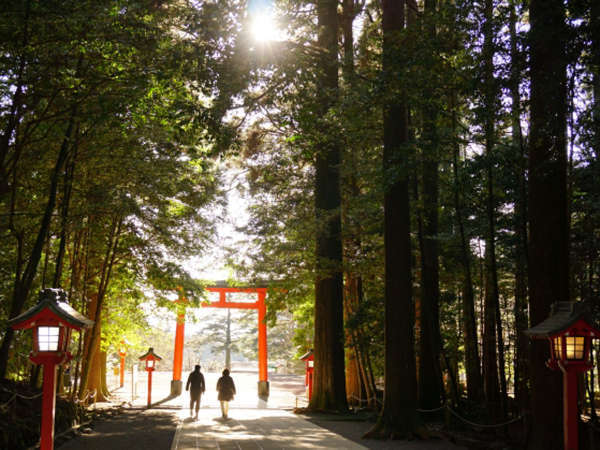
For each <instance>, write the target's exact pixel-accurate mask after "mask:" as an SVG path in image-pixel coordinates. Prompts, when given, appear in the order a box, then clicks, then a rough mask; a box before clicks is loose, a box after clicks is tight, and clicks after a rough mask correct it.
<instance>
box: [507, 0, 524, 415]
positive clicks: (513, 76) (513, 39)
mask: <svg viewBox="0 0 600 450" xmlns="http://www.w3.org/2000/svg"><path fill="white" fill-rule="evenodd" d="M515 3H516V0H510V2H509V9H510V13H509V24H508V28H509V33H510V60H511V66H510V79H509V89H510V97H511V107H510V118H511V128H512V136H511V139H512V147H513V151H514V155H515V156H514V157H515V158H516V160H517V163H516V164H515V186H518V192H517V195H516V197H515V214H514V222H515V223H514V229H515V236H516V241H515V305H514V315H515V330H516V333H515V335H516V342H515V364H514V385H515V400H516V402H517V405H518V407H519V408H522V409H524V408H526V407H527V405H528V401H529V388H528V386H527V379H528V376H527V360H528V357H527V353H528V348H529V339H528V338H527V336H525V335H524V334H523V333H521V330H524V329H526V328H527V323H528V317H527V215H526V211H527V187H526V179H525V170H526V159H525V145H524V140H523V130H522V129H521V96H520V93H519V87H520V85H521V64H520V61H521V54H520V51H519V48H518V46H517V10H516V4H515Z"/></svg>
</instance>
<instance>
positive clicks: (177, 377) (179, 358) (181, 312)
mask: <svg viewBox="0 0 600 450" xmlns="http://www.w3.org/2000/svg"><path fill="white" fill-rule="evenodd" d="M179 291H180V292H179V299H177V300H175V303H176V304H177V309H178V311H177V328H176V329H175V347H174V351H173V379H172V380H171V397H176V396H178V395H181V391H182V390H183V389H182V388H183V381H181V372H182V371H183V339H184V335H185V307H186V305H187V302H188V301H187V299H186V298H185V297H184V296H183V291H182V290H181V289H180V290H179Z"/></svg>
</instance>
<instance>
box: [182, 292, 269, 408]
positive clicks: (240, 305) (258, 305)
mask: <svg viewBox="0 0 600 450" xmlns="http://www.w3.org/2000/svg"><path fill="white" fill-rule="evenodd" d="M206 290H207V291H209V292H217V293H218V294H219V300H218V301H216V302H208V303H206V302H205V303H202V304H201V305H200V306H202V307H210V308H237V309H256V310H258V396H259V397H260V398H261V399H265V400H266V399H267V398H268V397H269V378H268V370H267V324H266V322H265V317H266V314H267V307H266V305H265V298H266V296H267V288H266V287H229V286H207V287H206ZM233 292H236V293H239V292H242V293H251V294H252V293H254V294H257V296H258V298H257V300H256V301H255V302H231V301H227V294H228V293H233ZM177 302H178V303H184V302H185V301H184V300H182V299H179V300H177ZM184 327H185V313H181V312H179V313H178V315H177V329H176V332H175V349H174V352H173V381H172V382H171V395H172V396H176V395H179V394H181V391H182V380H181V375H182V369H183V341H184V339H183V337H184Z"/></svg>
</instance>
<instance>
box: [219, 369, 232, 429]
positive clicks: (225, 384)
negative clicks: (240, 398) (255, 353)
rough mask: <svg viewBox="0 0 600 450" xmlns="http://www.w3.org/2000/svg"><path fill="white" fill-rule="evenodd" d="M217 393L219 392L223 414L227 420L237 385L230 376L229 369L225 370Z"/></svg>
mask: <svg viewBox="0 0 600 450" xmlns="http://www.w3.org/2000/svg"><path fill="white" fill-rule="evenodd" d="M217 391H218V392H219V401H220V402H221V414H222V415H223V419H227V418H228V417H227V414H228V413H229V402H230V401H231V400H233V396H234V395H235V394H236V392H235V384H234V383H233V378H231V377H230V376H229V369H225V370H223V376H222V377H221V378H219V381H217Z"/></svg>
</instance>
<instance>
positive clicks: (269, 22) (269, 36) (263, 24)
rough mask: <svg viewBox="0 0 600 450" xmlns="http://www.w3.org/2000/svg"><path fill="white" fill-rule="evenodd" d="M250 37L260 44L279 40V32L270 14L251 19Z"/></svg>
mask: <svg viewBox="0 0 600 450" xmlns="http://www.w3.org/2000/svg"><path fill="white" fill-rule="evenodd" d="M251 30H252V36H254V39H256V40H257V41H260V42H267V41H275V40H278V39H279V38H280V35H281V31H280V30H279V28H278V27H277V22H276V21H275V17H274V16H273V14H272V13H263V14H257V15H256V16H254V18H253V19H252V27H251Z"/></svg>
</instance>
